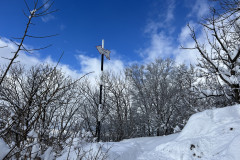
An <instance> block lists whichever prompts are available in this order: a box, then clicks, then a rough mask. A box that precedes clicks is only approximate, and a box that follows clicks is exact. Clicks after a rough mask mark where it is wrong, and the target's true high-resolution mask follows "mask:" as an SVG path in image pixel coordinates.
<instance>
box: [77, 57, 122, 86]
mask: <svg viewBox="0 0 240 160" xmlns="http://www.w3.org/2000/svg"><path fill="white" fill-rule="evenodd" d="M77 57H78V60H79V63H80V65H81V73H83V74H87V73H89V72H94V73H92V74H90V75H89V76H88V77H89V80H90V81H91V83H92V84H94V83H96V81H95V79H96V78H98V76H99V75H100V73H101V58H100V56H99V58H93V57H89V56H85V55H78V56H77ZM103 70H104V71H111V72H115V73H120V72H123V71H124V64H123V62H122V61H121V60H119V59H111V60H108V59H106V58H104V66H103Z"/></svg>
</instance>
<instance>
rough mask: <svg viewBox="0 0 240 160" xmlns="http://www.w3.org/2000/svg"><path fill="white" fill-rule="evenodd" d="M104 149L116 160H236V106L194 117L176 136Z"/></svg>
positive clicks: (239, 113) (239, 143)
mask: <svg viewBox="0 0 240 160" xmlns="http://www.w3.org/2000/svg"><path fill="white" fill-rule="evenodd" d="M105 145H111V146H112V147H111V149H110V152H109V154H110V155H109V159H117V160H197V159H199V160H240V105H236V106H231V107H225V108H219V109H214V110H206V111H204V112H200V113H197V114H194V115H193V116H192V117H191V118H190V119H189V121H188V123H187V125H186V126H185V127H184V129H183V130H182V132H180V133H179V134H173V135H169V136H162V137H148V138H134V139H129V140H123V141H121V142H114V143H108V144H105Z"/></svg>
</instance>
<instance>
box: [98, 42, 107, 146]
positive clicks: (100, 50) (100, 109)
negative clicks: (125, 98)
mask: <svg viewBox="0 0 240 160" xmlns="http://www.w3.org/2000/svg"><path fill="white" fill-rule="evenodd" d="M97 50H98V51H99V53H100V54H101V80H100V94H99V105H98V117H97V126H96V136H97V142H99V141H100V135H101V119H102V106H103V105H102V88H103V62H104V55H105V56H106V57H107V58H108V59H109V60H110V51H109V50H106V49H104V39H103V40H102V46H97Z"/></svg>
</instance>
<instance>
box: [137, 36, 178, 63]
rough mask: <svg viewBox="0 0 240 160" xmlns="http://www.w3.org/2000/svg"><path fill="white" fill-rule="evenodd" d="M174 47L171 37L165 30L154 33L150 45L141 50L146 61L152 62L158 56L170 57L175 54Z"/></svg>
mask: <svg viewBox="0 0 240 160" xmlns="http://www.w3.org/2000/svg"><path fill="white" fill-rule="evenodd" d="M173 51H174V48H173V44H172V39H171V37H168V36H166V35H165V34H164V33H163V32H160V33H158V34H152V37H151V42H150V46H149V47H148V48H146V49H144V50H143V51H142V52H141V55H142V56H143V57H146V58H145V60H144V61H145V62H151V61H153V60H154V59H156V58H160V57H161V58H168V57H170V56H171V55H172V54H173Z"/></svg>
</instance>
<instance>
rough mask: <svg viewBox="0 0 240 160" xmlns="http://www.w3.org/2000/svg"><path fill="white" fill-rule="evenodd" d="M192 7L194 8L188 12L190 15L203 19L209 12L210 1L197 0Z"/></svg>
mask: <svg viewBox="0 0 240 160" xmlns="http://www.w3.org/2000/svg"><path fill="white" fill-rule="evenodd" d="M191 8H192V10H191V12H190V13H189V14H188V17H197V18H198V19H201V18H203V17H204V16H206V15H207V14H208V10H209V3H208V1H207V0H196V2H195V3H194V4H193V6H191Z"/></svg>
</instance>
